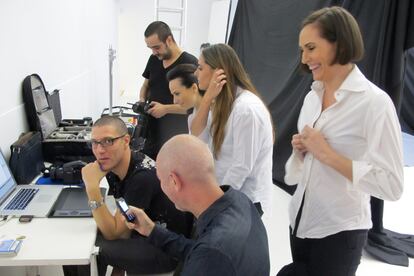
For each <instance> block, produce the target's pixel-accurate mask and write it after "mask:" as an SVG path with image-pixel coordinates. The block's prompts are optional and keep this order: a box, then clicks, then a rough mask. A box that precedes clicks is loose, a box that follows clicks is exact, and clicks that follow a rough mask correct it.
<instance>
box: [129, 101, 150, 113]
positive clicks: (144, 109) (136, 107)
mask: <svg viewBox="0 0 414 276" xmlns="http://www.w3.org/2000/svg"><path fill="white" fill-rule="evenodd" d="M150 108H151V103H150V101H149V100H146V101H145V102H136V103H134V104H133V105H132V111H134V112H135V113H138V114H142V115H145V114H148V110H149V109H150Z"/></svg>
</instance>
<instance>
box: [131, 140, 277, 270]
mask: <svg viewBox="0 0 414 276" xmlns="http://www.w3.org/2000/svg"><path fill="white" fill-rule="evenodd" d="M157 176H158V178H159V179H160V182H161V189H162V190H163V192H164V193H165V194H166V195H167V196H168V197H169V198H170V200H171V201H172V202H174V204H175V206H176V207H177V209H180V210H183V211H189V212H191V213H192V214H193V215H194V216H195V217H196V218H197V224H196V233H195V234H196V237H195V239H194V240H190V239H187V238H185V237H184V236H182V235H178V234H176V233H173V232H171V231H169V230H168V229H165V228H163V227H161V226H160V225H158V224H156V223H154V222H153V221H152V220H151V219H150V218H149V217H148V216H147V215H146V212H145V211H144V210H142V209H139V208H136V207H132V206H131V208H130V211H129V213H132V214H134V215H135V217H136V219H135V221H134V222H133V223H127V225H128V227H129V228H130V229H135V230H136V231H137V232H139V233H140V234H141V235H143V236H147V237H148V241H149V242H150V243H151V244H153V245H155V246H156V247H158V248H161V249H162V250H163V251H165V252H167V253H168V254H170V255H171V256H174V257H177V258H179V259H181V260H182V261H183V262H184V263H183V270H182V273H181V276H185V275H212V276H213V275H214V276H215V275H226V276H227V275H244V276H245V275H254V276H261V275H263V276H268V275H269V272H270V264H269V248H268V241H267V235H266V230H265V227H264V225H263V223H262V220H261V219H260V216H259V213H258V212H257V210H256V208H255V206H254V205H253V203H252V202H251V201H250V200H249V199H248V198H247V196H246V195H244V194H243V193H241V192H239V191H237V190H234V189H232V188H231V187H229V186H221V187H220V186H219V183H217V180H216V177H215V173H214V159H213V156H212V154H211V152H210V151H209V149H208V147H207V145H206V144H204V143H203V142H202V141H201V140H199V139H198V138H196V137H194V136H191V135H178V136H175V137H173V138H171V139H170V140H169V141H168V142H166V143H165V144H164V145H163V147H162V148H161V150H160V152H159V154H158V156H157ZM131 254H133V253H131Z"/></svg>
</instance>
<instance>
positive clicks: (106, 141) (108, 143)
mask: <svg viewBox="0 0 414 276" xmlns="http://www.w3.org/2000/svg"><path fill="white" fill-rule="evenodd" d="M125 135H127V134H126V133H125V134H124V135H121V136H118V137H114V138H110V137H106V138H103V139H102V140H100V141H98V140H94V139H92V140H90V141H89V143H90V145H91V146H92V147H94V148H96V147H97V146H98V145H101V146H102V147H103V148H107V147H110V146H112V145H113V144H114V142H115V141H116V140H118V139H119V138H122V137H124V136H125Z"/></svg>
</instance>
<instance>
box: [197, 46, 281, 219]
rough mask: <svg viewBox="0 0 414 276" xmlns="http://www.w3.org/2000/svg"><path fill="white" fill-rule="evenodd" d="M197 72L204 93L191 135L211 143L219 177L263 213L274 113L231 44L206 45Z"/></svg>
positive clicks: (266, 207)
mask: <svg viewBox="0 0 414 276" xmlns="http://www.w3.org/2000/svg"><path fill="white" fill-rule="evenodd" d="M198 63H199V65H198V68H197V71H196V72H195V74H196V76H197V78H198V85H199V89H200V90H202V91H205V94H204V96H203V97H202V98H201V100H200V102H199V104H198V107H197V108H196V109H197V112H196V113H195V116H194V118H193V120H192V122H191V127H190V132H191V134H193V135H195V136H198V137H200V139H202V140H204V141H205V142H206V143H207V144H208V145H209V147H210V150H211V151H212V152H213V155H214V158H215V169H216V176H217V180H218V182H219V183H220V184H221V185H230V186H232V187H233V188H235V189H237V190H240V191H242V192H243V193H245V194H246V195H247V196H248V197H249V198H250V200H251V201H252V202H253V203H254V204H255V205H256V207H257V209H258V210H259V212H260V213H263V211H264V213H265V214H266V213H270V208H271V207H270V205H271V194H272V192H271V189H272V185H273V182H272V154H273V126H272V121H271V117H270V113H269V111H268V110H267V108H266V106H265V104H264V103H263V101H262V100H261V99H260V98H259V96H258V93H257V91H256V89H255V87H254V86H253V84H252V82H251V81H250V79H249V77H248V75H247V73H246V71H245V70H244V68H243V66H242V64H241V62H240V60H239V58H238V57H237V54H236V52H235V51H234V50H233V49H232V48H231V47H230V46H228V45H225V44H215V45H211V46H208V47H206V48H204V49H202V53H201V55H200V58H199V62H198Z"/></svg>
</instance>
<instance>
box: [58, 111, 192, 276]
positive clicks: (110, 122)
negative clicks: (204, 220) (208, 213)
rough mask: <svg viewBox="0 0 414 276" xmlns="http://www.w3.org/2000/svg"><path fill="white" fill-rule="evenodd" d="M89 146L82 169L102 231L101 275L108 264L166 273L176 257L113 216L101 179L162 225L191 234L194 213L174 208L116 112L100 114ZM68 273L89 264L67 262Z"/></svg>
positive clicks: (99, 243)
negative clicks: (89, 158)
mask: <svg viewBox="0 0 414 276" xmlns="http://www.w3.org/2000/svg"><path fill="white" fill-rule="evenodd" d="M91 136H92V139H91V146H92V151H93V154H94V155H95V157H96V161H95V162H92V163H89V164H88V165H86V166H85V167H84V168H83V169H82V178H83V181H84V182H85V187H86V192H87V194H88V198H89V204H90V207H91V209H92V214H93V218H94V219H95V222H96V224H97V226H98V228H99V230H100V235H98V238H97V241H96V244H97V246H99V248H100V251H99V255H98V272H99V275H105V273H106V267H107V265H111V266H113V267H114V268H118V269H116V271H120V270H126V271H127V272H130V273H139V274H153V273H163V272H170V271H172V270H174V269H175V267H176V266H177V260H176V259H175V258H173V257H171V256H168V255H167V254H165V253H164V252H163V251H162V250H160V249H158V248H157V247H155V246H154V245H151V244H150V243H148V241H147V239H146V238H144V237H142V236H141V235H139V234H138V233H137V232H135V231H131V230H130V229H128V227H127V226H126V225H125V223H123V220H122V214H121V213H120V211H119V210H116V212H115V214H112V213H111V210H110V209H108V207H107V206H106V204H105V201H104V199H103V197H102V195H101V193H100V189H99V183H100V182H101V180H102V178H104V177H106V178H107V180H108V183H109V186H110V193H111V194H113V195H114V197H115V198H119V197H123V198H124V199H125V201H126V203H127V204H130V205H135V206H138V207H139V208H142V209H144V210H145V211H146V212H147V213H148V215H149V217H151V219H152V220H155V221H156V222H157V223H158V224H159V225H162V226H163V227H166V229H169V230H172V231H175V232H177V233H181V234H184V235H187V236H190V232H191V226H192V223H193V217H192V215H191V214H189V213H184V212H181V211H179V210H177V209H176V208H175V207H174V204H173V203H172V202H171V201H170V200H169V199H168V198H167V197H166V195H165V194H164V193H163V192H162V190H161V187H160V182H159V180H158V178H157V175H156V171H155V162H154V160H152V159H151V158H149V157H148V156H146V155H145V154H143V153H141V152H134V151H132V150H131V149H130V146H129V142H130V136H129V135H128V130H127V128H126V125H125V123H124V122H123V121H122V120H121V119H120V118H119V117H115V116H104V117H102V118H100V119H98V120H97V121H96V122H95V124H94V125H93V127H92V134H91ZM64 272H65V275H66V276H69V275H90V274H89V267H81V266H74V267H73V266H72V267H71V266H65V267H64Z"/></svg>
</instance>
